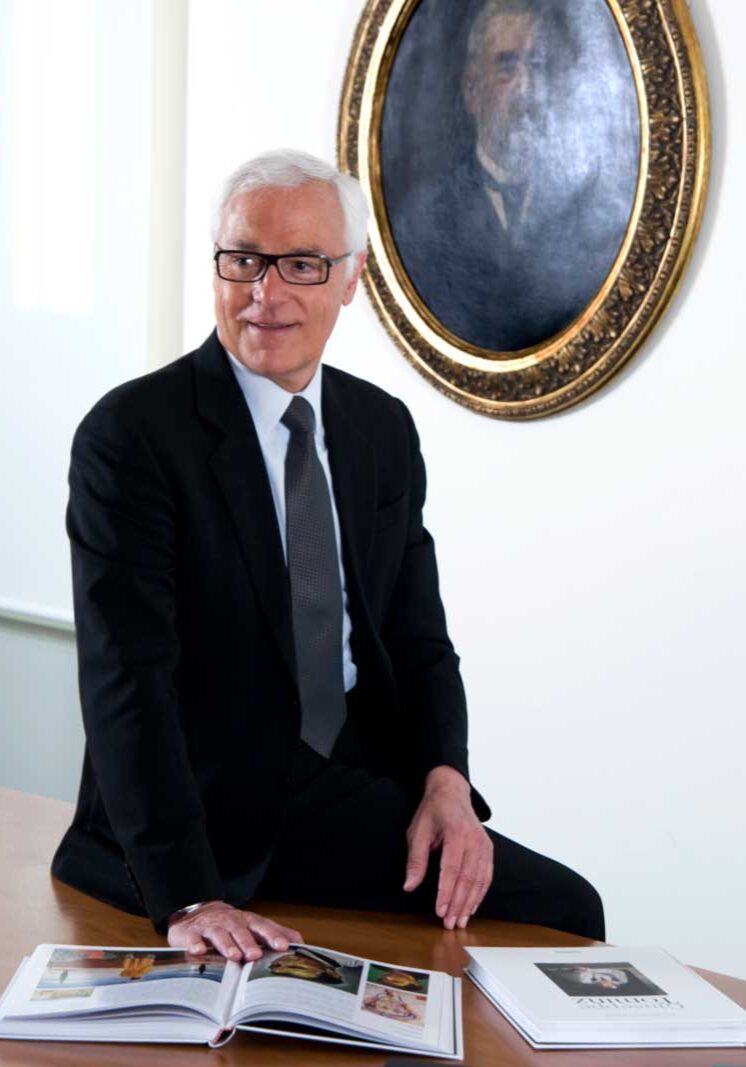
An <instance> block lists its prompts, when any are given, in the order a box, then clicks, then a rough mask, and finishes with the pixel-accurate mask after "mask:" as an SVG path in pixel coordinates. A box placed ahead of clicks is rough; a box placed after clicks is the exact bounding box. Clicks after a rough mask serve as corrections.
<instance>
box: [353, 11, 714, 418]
mask: <svg viewBox="0 0 746 1067" xmlns="http://www.w3.org/2000/svg"><path fill="white" fill-rule="evenodd" d="M419 2H420V0H367V3H366V6H365V8H364V10H363V13H362V16H361V19H360V21H359V24H358V27H357V31H356V34H355V38H354V42H353V46H352V50H351V53H350V57H349V61H348V66H347V72H346V76H345V81H344V86H343V91H342V98H341V103H340V114H339V125H338V158H339V165H340V167H341V168H342V169H343V170H346V171H348V172H349V173H351V174H354V175H355V176H357V177H358V178H359V179H360V181H361V182H362V184H363V187H364V189H365V191H366V193H367V194H368V196H369V200H370V203H371V204H372V206H373V219H372V225H371V231H370V241H369V257H368V264H367V266H366V269H365V273H364V281H365V284H366V287H367V290H368V293H369V295H370V297H371V299H372V301H373V305H374V307H375V309H376V311H377V313H378V315H379V317H380V319H381V321H382V323H383V325H384V326H385V328H386V330H387V331H388V333H389V334H390V335H391V337H392V338H393V340H394V341H395V343H396V344H397V346H398V347H399V348H400V349H401V351H402V352H403V354H404V355H405V356H406V358H407V359H408V360H409V361H410V362H411V363H412V364H413V366H414V367H415V368H416V369H417V370H418V371H420V373H421V374H423V376H424V377H425V378H426V379H427V380H428V381H430V382H431V384H432V385H434V386H435V387H436V388H437V389H439V390H440V391H441V392H442V393H444V394H445V395H446V396H448V397H450V398H451V399H453V400H455V401H457V402H458V403H461V404H463V405H465V406H466V407H468V408H470V409H472V410H474V411H477V412H480V413H482V414H485V415H490V416H493V417H496V418H505V419H513V420H524V419H531V418H537V417H540V416H545V415H550V414H553V413H555V412H558V411H560V410H562V409H564V408H567V407H570V406H571V405H573V404H575V403H577V402H579V401H580V400H583V399H584V398H586V397H588V396H589V395H590V394H591V393H593V392H594V391H595V390H597V389H598V388H599V387H600V386H602V385H603V384H604V383H605V382H606V381H607V380H608V379H609V378H611V376H612V375H613V374H615V373H616V371H618V370H619V369H620V368H621V367H622V366H623V365H624V364H625V363H626V362H627V360H629V358H630V357H631V356H632V355H633V354H634V353H635V352H636V351H637V350H638V349H639V347H640V345H641V344H642V343H643V341H644V340H645V338H646V337H647V336H648V334H649V333H650V332H651V330H652V329H653V328H654V326H655V325H656V323H657V321H658V319H659V318H660V316H661V315H662V313H663V311H664V310H665V308H666V306H667V305H668V303H669V301H670V300H671V298H672V296H673V294H674V293H675V291H676V288H677V286H678V284H679V282H680V281H681V277H682V274H683V272H684V269H685V267H686V265H687V262H688V260H689V258H690V256H691V252H692V248H693V244H694V241H695V238H696V235H697V231H698V228H699V225H700V221H701V217H702V212H703V208H704V202H705V196H706V190H707V182H708V176H709V166H710V136H711V134H710V115H709V101H708V93H707V82H706V76H705V71H704V67H703V63H702V58H701V54H700V49H699V44H698V41H697V37H696V33H695V30H694V27H693V24H692V21H691V17H690V15H689V11H688V7H687V3H686V0H599V3H604V2H605V3H607V4H608V7H609V8H610V10H611V12H612V14H613V16H614V19H615V20H616V23H617V27H618V30H619V32H620V34H621V36H622V39H623V41H624V44H625V47H626V50H627V55H628V58H629V61H630V65H631V68H632V72H633V75H634V80H635V87H636V92H637V99H638V108H639V115H640V130H641V138H640V140H641V145H640V170H639V175H638V184H637V193H636V197H635V201H634V207H633V210H632V213H631V216H630V220H629V224H628V227H627V232H626V234H625V237H624V241H623V243H622V246H621V249H620V251H619V254H618V256H617V258H616V261H615V262H614V265H613V267H612V270H611V272H610V273H609V274H608V276H607V277H606V279H605V281H604V283H603V285H602V286H601V288H600V289H599V290H598V292H597V293H596V295H595V297H594V299H593V300H592V301H591V303H590V304H589V305H588V306H587V307H586V309H585V310H584V312H583V313H582V314H581V315H580V316H579V317H578V318H577V319H576V320H575V321H573V322H572V323H571V324H570V325H569V326H568V327H567V328H566V329H564V330H563V331H562V332H561V333H559V334H558V335H556V336H555V337H553V338H551V339H550V340H549V341H547V342H545V343H542V344H539V345H536V346H534V347H533V348H527V349H523V350H521V351H520V352H516V353H498V352H492V351H490V350H486V349H483V348H478V347H475V346H474V345H470V344H468V343H467V342H465V341H463V340H460V339H459V338H458V337H456V336H455V335H454V334H452V333H450V332H449V330H448V329H446V328H445V327H444V326H443V325H442V323H440V322H439V321H438V320H437V319H436V318H435V317H434V315H433V314H432V313H431V312H430V310H429V308H427V307H426V306H425V305H424V303H423V302H422V301H421V300H420V298H419V296H418V293H417V291H416V290H415V288H414V286H413V285H412V283H411V280H410V279H409V277H408V275H407V273H406V271H405V270H404V267H403V265H402V263H401V260H400V258H399V256H398V254H397V249H396V245H395V243H394V240H393V237H392V232H391V228H390V225H389V221H388V215H387V211H386V204H385V201H384V195H383V187H382V178H381V158H380V133H381V122H382V114H383V107H384V101H385V97H386V87H387V83H388V78H389V74H390V72H391V68H392V64H393V62H394V58H395V55H396V51H397V48H398V45H399V43H400V41H401V38H402V35H403V33H404V30H405V28H406V26H407V23H408V21H409V19H410V17H411V15H412V13H413V12H414V10H415V9H416V8H417V6H418V4H419Z"/></svg>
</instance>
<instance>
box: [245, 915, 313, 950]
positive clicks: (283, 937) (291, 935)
mask: <svg viewBox="0 0 746 1067" xmlns="http://www.w3.org/2000/svg"><path fill="white" fill-rule="evenodd" d="M244 914H245V916H246V921H247V923H248V927H249V929H250V930H251V932H252V933H253V934H254V935H255V937H257V938H259V940H260V941H262V942H263V943H264V944H265V945H268V946H269V948H273V949H275V951H277V952H284V951H285V950H286V949H287V948H288V946H289V945H290V943H291V942H292V941H302V940H303V938H302V936H301V934H300V933H299V932H298V930H293V929H292V928H291V927H289V926H282V925H281V924H280V923H276V922H275V921H274V920H273V919H265V918H264V917H263V916H261V915H257V914H256V913H255V912H245V913H244Z"/></svg>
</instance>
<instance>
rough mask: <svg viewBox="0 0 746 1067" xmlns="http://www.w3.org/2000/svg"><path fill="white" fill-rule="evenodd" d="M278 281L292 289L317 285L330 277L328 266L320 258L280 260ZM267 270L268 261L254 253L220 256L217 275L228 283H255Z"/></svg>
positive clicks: (229, 253) (278, 261) (286, 258)
mask: <svg viewBox="0 0 746 1067" xmlns="http://www.w3.org/2000/svg"><path fill="white" fill-rule="evenodd" d="M276 262H277V270H278V272H279V274H280V277H281V278H282V279H283V280H284V281H286V282H290V283H291V284H293V285H319V284H321V283H323V282H325V281H326V279H327V277H328V276H329V264H328V262H327V261H326V260H325V259H321V258H320V257H319V256H280V258H279V259H278V260H277V261H276ZM266 269H267V260H266V258H265V257H264V256H262V255H259V253H257V252H221V253H220V254H219V256H218V273H219V274H220V277H221V278H225V279H226V280H227V281H231V282H254V281H256V280H257V279H258V278H261V276H262V275H263V274H264V272H265V270H266Z"/></svg>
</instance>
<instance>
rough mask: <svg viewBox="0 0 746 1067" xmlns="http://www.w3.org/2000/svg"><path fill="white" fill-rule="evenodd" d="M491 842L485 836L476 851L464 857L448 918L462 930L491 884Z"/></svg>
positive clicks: (484, 835)
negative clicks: (460, 875) (458, 883)
mask: <svg viewBox="0 0 746 1067" xmlns="http://www.w3.org/2000/svg"><path fill="white" fill-rule="evenodd" d="M492 873H493V868H492V842H491V841H490V840H489V838H488V837H487V835H486V834H483V836H482V839H481V840H480V841H479V843H478V847H477V849H476V851H475V852H474V853H473V854H471V855H468V856H467V857H465V859H464V870H463V872H462V878H461V879H460V880H459V881H460V885H459V886H457V888H456V890H455V891H454V894H453V898H452V902H451V908H450V917H451V918H453V920H454V922H455V924H456V925H457V926H459V927H461V929H462V930H463V929H464V927H465V926H466V924H467V923H468V921H469V919H470V918H471V916H472V915H473V914H474V912H475V911H476V910H477V908H478V907H479V905H480V904H481V903H482V900H483V899H484V895H485V893H486V892H487V890H488V889H489V887H490V885H491V883H492Z"/></svg>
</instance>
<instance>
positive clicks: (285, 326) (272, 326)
mask: <svg viewBox="0 0 746 1067" xmlns="http://www.w3.org/2000/svg"><path fill="white" fill-rule="evenodd" d="M246 325H247V326H251V327H252V329H254V330H290V329H292V327H293V326H295V325H296V323H294V322H247V324H246Z"/></svg>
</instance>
